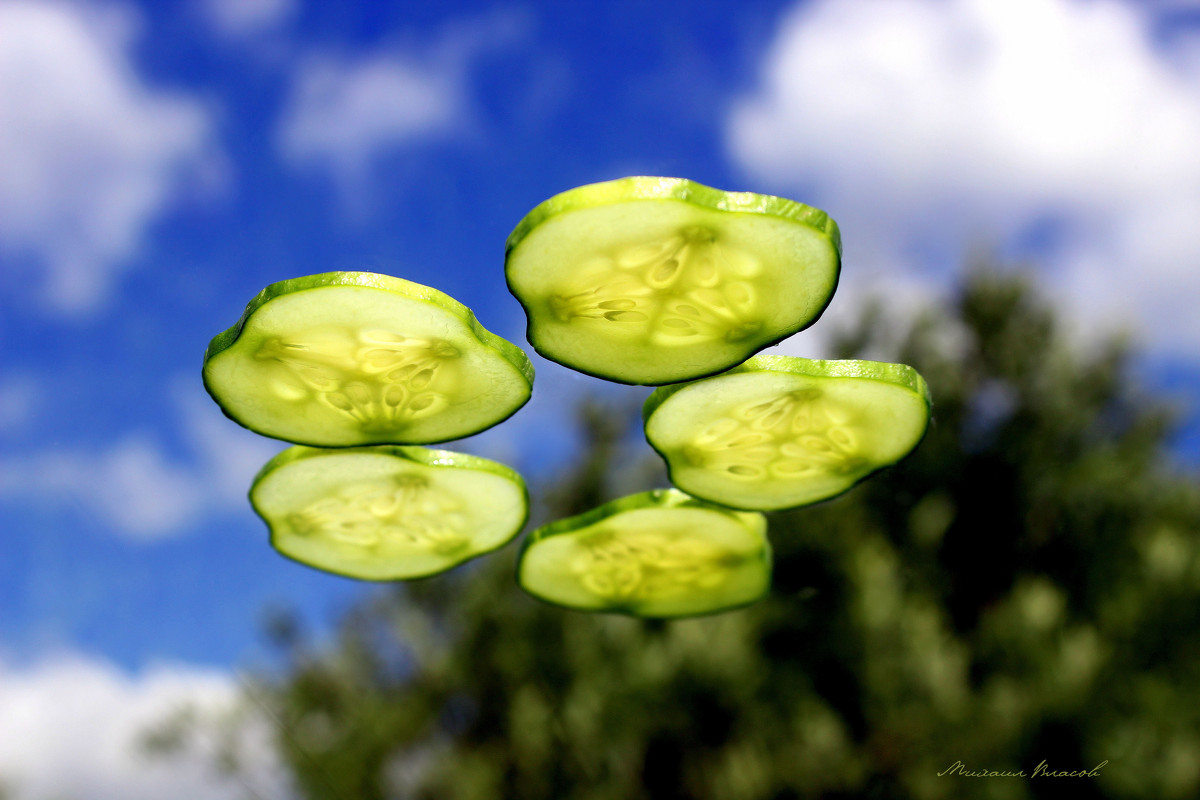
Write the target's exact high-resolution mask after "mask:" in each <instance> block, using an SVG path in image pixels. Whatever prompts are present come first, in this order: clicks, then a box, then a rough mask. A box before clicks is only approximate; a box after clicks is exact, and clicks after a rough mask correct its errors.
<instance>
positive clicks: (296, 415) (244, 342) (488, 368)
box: [204, 272, 533, 447]
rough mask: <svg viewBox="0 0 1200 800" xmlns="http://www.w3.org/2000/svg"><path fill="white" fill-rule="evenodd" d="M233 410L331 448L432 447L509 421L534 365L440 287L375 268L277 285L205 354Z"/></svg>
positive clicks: (290, 436) (239, 417)
mask: <svg viewBox="0 0 1200 800" xmlns="http://www.w3.org/2000/svg"><path fill="white" fill-rule="evenodd" d="M204 385H205V387H206V388H207V389H208V392H209V394H211V395H212V397H213V399H214V400H216V401H217V404H218V405H220V406H221V409H222V410H223V411H224V412H225V414H226V416H228V417H230V418H231V419H232V420H234V421H235V422H237V423H238V424H240V425H243V426H245V427H247V428H250V429H251V430H253V431H256V432H258V433H261V434H263V435H266V436H271V437H274V438H276V439H284V440H286V441H290V442H298V443H300V444H309V445H318V446H325V447H347V446H354V445H364V444H429V443H433V442H445V441H449V440H451V439H459V438H462V437H464V436H469V435H471V434H473V433H478V432H479V431H482V430H485V429H487V428H490V427H492V426H493V425H495V424H497V423H499V422H501V421H503V420H504V419H507V418H508V417H509V416H511V415H512V414H514V413H515V412H516V411H517V409H519V408H520V407H521V406H522V405H524V404H525V402H526V401H528V400H529V397H530V394H531V392H532V387H533V366H532V365H531V364H530V363H529V359H528V358H527V357H526V356H525V353H523V352H522V351H521V349H520V348H518V347H517V346H516V345H514V344H512V343H511V342H508V341H505V340H504V339H501V338H500V337H499V336H496V335H495V334H492V333H490V332H488V331H487V330H485V329H484V328H483V326H482V325H480V324H479V322H478V321H476V319H475V315H474V314H472V313H471V310H470V309H469V308H467V307H466V306H464V305H462V304H461V303H459V302H458V301H456V300H454V299H453V298H451V297H448V296H447V295H444V294H442V293H441V292H439V291H437V290H436V289H431V288H429V287H427V286H422V285H420V284H416V283H411V282H409V281H406V280H403V279H401V278H393V277H391V276H389V275H378V274H375V273H371V272H329V273H325V274H321V275H311V276H308V277H304V278H294V279H292V280H286V281H281V282H279V283H273V284H271V285H270V286H268V287H267V288H265V289H263V290H262V291H261V292H260V293H259V294H258V296H257V297H255V298H254V299H253V300H251V301H250V303H249V304H248V305H247V306H246V311H245V313H243V314H242V318H241V319H240V320H238V322H237V324H236V325H234V326H233V327H232V328H230V329H229V330H227V331H225V332H224V333H221V334H219V335H218V336H217V337H215V338H214V339H213V340H212V342H211V343H210V344H209V346H208V350H207V351H206V352H205V354H204Z"/></svg>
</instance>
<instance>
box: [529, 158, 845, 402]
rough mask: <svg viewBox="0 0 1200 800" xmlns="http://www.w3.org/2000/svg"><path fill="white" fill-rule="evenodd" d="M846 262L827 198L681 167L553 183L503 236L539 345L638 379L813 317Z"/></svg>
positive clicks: (785, 331) (769, 341)
mask: <svg viewBox="0 0 1200 800" xmlns="http://www.w3.org/2000/svg"><path fill="white" fill-rule="evenodd" d="M840 272H841V235H840V232H839V230H838V227H837V224H836V223H835V222H834V221H833V220H832V218H830V217H829V215H828V214H826V213H825V212H824V211H821V210H820V209H816V208H812V207H811V206H806V205H804V204H802V203H797V202H795V201H794V200H789V199H787V198H783V197H776V196H773V195H763V194H755V193H751V192H725V191H722V190H719V189H714V188H712V187H709V186H704V185H702V184H699V183H696V182H694V181H690V180H686V179H682V178H659V177H646V176H638V177H631V178H623V179H620V180H614V181H607V182H604V183H596V184H589V185H586V186H581V187H578V188H575V189H571V190H569V191H566V192H563V193H561V194H558V195H555V196H554V197H551V198H550V199H548V200H546V201H544V202H542V203H541V204H539V205H538V206H536V207H535V208H534V209H533V210H532V211H530V212H529V213H528V214H527V215H526V216H525V217H524V218H523V219H522V220H521V221H520V222H519V223H518V224H517V226H516V227H515V229H514V230H513V232H512V233H511V234H510V235H509V237H508V240H507V242H506V245H505V280H506V282H507V284H508V288H509V291H510V292H511V293H512V294H513V296H514V297H516V298H517V300H518V302H520V303H521V306H522V308H523V309H524V310H525V313H526V316H527V319H528V327H527V329H526V338H527V339H528V341H529V342H530V344H532V345H533V347H534V349H535V350H537V351H538V352H539V353H540V354H541V355H542V356H544V357H545V358H547V359H549V360H551V361H555V362H556V363H559V364H562V365H563V366H566V367H568V368H570V369H573V370H576V371H578V372H581V373H584V374H586V375H592V376H594V377H598V378H602V379H604V380H609V381H613V382H616V383H625V384H635V385H639V384H640V385H653V386H658V385H666V384H672V383H677V382H679V381H684V380H694V379H698V378H701V377H705V376H708V375H714V374H718V373H720V372H723V371H724V370H727V369H729V368H730V367H732V366H734V365H736V364H739V363H741V362H742V361H744V360H745V359H746V358H747V357H749V356H752V355H753V354H754V353H756V352H758V351H760V350H762V349H764V348H766V347H770V346H772V345H774V344H778V343H779V342H781V341H783V340H784V339H786V338H788V337H789V336H792V335H794V334H795V333H797V332H798V331H801V330H804V329H805V328H807V327H809V326H811V325H812V324H813V323H815V322H816V321H817V319H819V318H820V316H821V314H822V313H824V311H825V309H826V308H827V307H828V305H829V303H830V301H831V300H832V298H833V294H834V292H835V290H836V288H837V282H838V279H839V276H840Z"/></svg>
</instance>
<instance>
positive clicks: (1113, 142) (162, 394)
mask: <svg viewBox="0 0 1200 800" xmlns="http://www.w3.org/2000/svg"><path fill="white" fill-rule="evenodd" d="M596 5H597V6H598V7H597V8H594V9H592V10H589V11H587V12H586V13H585V12H583V11H579V10H575V7H574V6H571V5H570V4H550V3H523V4H521V3H517V4H505V3H503V2H496V3H482V2H468V1H467V0H443V2H438V3H378V4H375V3H350V2H337V3H334V2H328V3H313V2H303V0H178V1H176V2H155V3H149V2H145V3H142V4H139V3H136V2H132V1H131V0H125V1H123V2H107V1H106V2H98V1H97V2H88V1H86V0H77V1H76V2H55V1H54V0H36V1H34V0H0V785H2V784H4V783H5V782H7V783H8V784H9V785H10V786H12V787H15V789H16V792H17V793H16V796H17V797H19V798H22V800H25V798H29V800H36V799H37V798H49V797H51V796H55V797H70V796H78V797H82V796H84V795H86V796H87V797H90V798H95V797H98V798H107V797H113V798H117V797H121V798H135V800H136V799H137V798H142V797H145V798H151V797H153V798H157V797H162V796H164V793H163V790H162V787H163V786H164V785H165V784H164V783H163V781H165V780H168V776H167V775H166V773H163V772H161V771H156V769H155V768H154V767H145V766H143V765H141V764H140V762H139V761H138V759H137V757H136V751H135V750H134V749H133V748H132V744H131V743H130V742H131V741H132V737H133V732H134V731H136V730H137V729H138V728H139V727H141V726H143V725H144V724H145V720H147V719H151V718H154V716H155V715H156V714H157V713H159V711H160V710H161V709H169V708H171V707H172V706H173V705H175V704H178V703H179V702H181V701H182V700H184V699H186V698H189V697H190V698H196V699H197V700H198V701H200V702H203V703H206V704H208V705H210V706H214V707H215V706H220V705H221V704H223V703H227V702H228V701H229V700H230V698H231V697H232V696H233V694H234V693H235V692H236V690H237V685H238V684H237V677H236V670H238V669H243V668H247V667H248V666H252V665H253V664H254V663H255V660H256V659H258V658H260V657H261V655H262V651H261V645H260V641H261V637H260V634H259V631H260V628H261V622H262V619H263V613H264V610H265V609H270V608H292V609H296V610H298V611H299V612H300V613H301V614H303V615H304V616H305V617H306V618H307V619H309V620H310V623H311V624H312V625H314V626H317V627H318V629H319V628H320V626H322V625H328V624H329V622H330V621H331V620H333V619H336V616H337V613H338V610H339V609H341V608H344V607H345V606H346V604H347V603H349V602H351V601H352V600H353V599H354V598H355V597H358V596H360V595H361V593H362V592H363V591H364V589H363V588H362V587H360V586H358V585H356V584H354V583H352V582H350V581H345V580H341V579H337V578H334V577H331V576H326V575H323V574H319V573H316V572H313V571H311V570H306V569H304V568H302V567H299V566H296V565H294V564H292V563H290V562H285V561H284V560H282V559H280V558H278V557H276V556H275V555H274V554H273V553H272V552H271V551H270V549H269V548H268V547H267V545H266V542H265V536H264V533H265V532H264V529H263V527H262V525H261V523H260V522H259V521H258V520H257V519H256V518H255V517H254V516H253V515H252V513H251V512H250V510H249V508H248V506H247V503H246V501H245V490H246V487H247V486H248V484H249V480H250V478H251V477H252V476H253V474H254V473H255V472H256V471H257V469H258V467H259V466H261V464H262V463H263V462H264V461H265V460H266V459H267V458H269V457H270V456H271V455H272V454H273V453H274V452H276V451H277V450H278V449H280V445H278V444H276V443H273V442H270V441H267V440H264V439H261V438H259V437H256V436H255V435H253V434H250V433H248V432H246V431H244V430H242V429H240V428H238V427H237V426H236V425H234V424H232V423H230V422H229V421H227V420H226V419H224V418H223V417H222V416H221V415H220V413H219V412H218V411H217V410H216V409H215V407H214V406H213V405H212V403H211V402H210V401H209V400H208V398H207V396H206V395H205V394H204V392H203V389H202V388H201V386H200V381H199V364H200V358H201V355H202V353H203V351H204V347H205V345H206V344H207V342H208V340H209V338H211V337H212V336H213V335H214V334H216V333H217V332H219V331H220V330H222V329H224V328H225V327H227V326H229V325H230V324H232V323H233V322H234V321H235V319H236V317H237V316H238V314H239V313H240V310H241V307H242V306H243V305H244V304H245V302H246V301H247V300H248V299H249V298H250V297H251V296H252V295H253V294H254V293H255V292H256V291H258V290H259V289H261V288H262V287H263V286H265V285H266V284H268V283H271V282H273V281H277V280H281V279H284V278H288V277H295V276H298V275H305V274H311V273H316V272H325V271H329V270H333V269H365V270H371V271H377V272H385V273H390V274H394V275H398V276H401V277H404V278H407V279H409V280H413V281H416V282H419V283H425V284H429V285H433V286H435V287H437V288H439V289H441V290H442V291H445V292H447V293H448V294H451V295H452V296H454V297H456V298H458V299H459V300H461V301H462V302H464V303H466V304H467V305H469V306H471V307H472V308H473V309H475V311H476V312H477V314H478V316H479V317H480V319H481V320H482V322H483V323H484V325H485V326H487V327H488V328H490V329H491V330H493V331H495V332H497V333H499V334H501V335H503V336H505V337H506V338H509V339H511V340H513V341H515V342H517V343H518V344H522V345H524V333H523V331H524V320H523V317H522V314H521V310H520V307H519V306H518V305H517V304H516V302H515V301H514V300H513V299H512V298H511V297H510V296H509V295H508V294H507V292H506V291H505V288H504V280H503V267H502V259H503V243H504V239H505V237H506V236H507V234H508V232H509V231H510V230H511V229H512V227H513V225H514V224H515V223H516V222H517V221H518V220H519V219H520V218H521V217H522V216H523V215H524V214H525V212H526V211H528V210H529V208H531V207H532V206H533V205H535V204H537V203H538V202H539V201H541V200H542V199H544V198H546V197H548V196H550V195H552V194H554V193H556V192H559V191H563V190H565V189H568V188H571V187H573V186H576V185H579V184H583V183H588V182H591V181H597V180H605V179H610V178H617V177H623V176H626V175H633V174H647V175H671V176H681V177H689V178H693V179H695V180H699V181H700V182H702V183H707V184H709V185H714V186H717V187H720V188H728V189H744V190H751V191H762V192H770V193H775V194H782V195H786V196H789V197H793V198H795V199H797V200H800V201H802V202H806V203H809V204H812V205H816V206H819V207H821V208H824V209H826V210H827V211H829V212H830V213H831V215H832V216H833V217H834V218H835V219H836V220H837V221H838V222H839V224H840V225H841V228H842V232H843V236H844V240H845V265H844V272H843V279H842V288H841V289H840V291H839V294H838V297H837V299H835V301H834V303H833V305H832V306H831V308H830V311H829V312H828V315H827V317H828V318H827V319H826V320H823V321H822V325H824V326H825V328H826V330H827V329H828V328H829V327H832V326H833V325H836V324H837V320H838V319H839V317H840V318H846V316H847V315H849V314H851V313H852V311H853V308H854V305H855V303H856V302H857V301H858V300H860V299H861V298H862V297H864V296H866V295H867V294H868V293H870V292H882V293H885V294H886V296H887V297H889V298H890V299H891V300H893V301H894V302H895V303H896V304H897V305H898V306H904V307H907V306H911V305H912V304H913V303H915V302H922V301H925V300H928V299H929V298H932V297H936V296H937V295H938V294H939V293H940V292H944V291H945V289H946V287H947V286H949V285H950V284H951V282H952V281H953V279H954V276H955V275H956V274H958V273H959V271H960V268H961V264H962V263H963V260H964V254H966V253H968V252H974V251H975V250H977V249H978V248H980V247H985V248H987V249H989V250H990V251H991V252H993V253H996V254H998V255H999V256H1001V257H1002V258H1004V259H1006V260H1011V261H1014V262H1017V261H1020V262H1026V263H1034V264H1037V265H1038V269H1039V270H1040V271H1041V272H1042V273H1043V277H1044V279H1045V283H1046V285H1047V287H1048V288H1049V289H1050V291H1051V292H1052V293H1053V296H1054V297H1055V298H1056V299H1057V301H1058V302H1059V303H1060V304H1061V305H1062V307H1063V308H1064V309H1066V310H1067V311H1068V313H1069V314H1070V315H1071V318H1072V319H1073V320H1074V321H1075V323H1076V324H1077V326H1078V327H1079V330H1080V331H1081V332H1082V333H1083V334H1084V335H1090V334H1091V333H1094V332H1096V331H1103V330H1111V329H1112V328H1113V327H1114V326H1119V327H1121V328H1124V329H1128V330H1130V331H1133V332H1134V333H1135V335H1136V336H1137V337H1138V341H1139V342H1140V343H1141V345H1142V347H1143V348H1144V353H1145V356H1144V360H1143V362H1142V363H1144V364H1145V370H1144V373H1145V378H1146V380H1148V381H1151V382H1156V383H1158V384H1159V385H1161V386H1164V387H1168V388H1170V389H1171V390H1172V391H1174V392H1176V393H1177V395H1178V396H1179V397H1180V399H1181V400H1182V401H1185V402H1192V403H1193V404H1195V403H1197V400H1198V399H1200V314H1196V313H1195V312H1194V305H1195V304H1196V302H1197V300H1200V225H1198V224H1196V220H1197V219H1200V147H1198V146H1197V143H1198V142H1200V3H1197V2H1192V1H1190V0H1160V1H1159V2H1149V1H1148V0H1143V1H1142V2H1134V0H1005V2H996V0H836V1H835V0H799V1H798V2H776V1H775V0H739V1H738V2H711V3H687V2H683V0H668V1H667V2H664V3H654V4H649V3H639V2H633V1H632V0H617V1H615V2H609V3H605V4H596ZM822 325H818V326H817V327H816V328H814V329H813V330H812V331H810V332H806V333H804V334H801V335H799V336H798V337H796V338H795V339H794V340H792V341H789V342H787V343H785V345H783V348H784V349H785V351H786V352H792V353H796V354H801V355H818V356H819V355H822V354H823V353H822V346H823V345H822V337H821V328H822ZM536 364H537V367H538V381H537V388H536V392H535V400H534V401H533V403H532V404H531V405H530V406H529V407H528V408H527V409H526V410H524V411H522V412H521V413H520V414H518V416H517V417H515V418H513V420H511V421H510V423H508V424H507V425H506V426H504V427H503V428H502V429H498V430H496V431H493V432H490V433H488V434H485V435H483V436H482V437H478V438H477V439H476V440H475V441H472V442H468V443H467V444H466V445H465V446H466V447H468V448H469V449H473V450H475V451H477V452H481V453H484V454H487V455H490V456H492V457H496V458H501V459H503V460H507V461H509V462H511V463H514V464H516V465H518V466H520V467H521V468H522V469H524V470H525V471H527V472H529V473H530V474H533V475H536V474H539V473H541V474H544V473H546V472H547V471H549V470H551V469H552V468H553V467H554V465H555V464H558V463H561V462H562V460H563V459H564V458H566V457H567V456H568V455H569V454H570V452H571V430H570V429H569V427H568V426H567V425H566V422H565V421H564V419H563V417H562V415H561V414H559V413H558V409H559V408H561V407H563V406H564V405H566V404H565V403H564V401H565V400H566V399H567V398H569V397H570V396H572V395H574V394H576V393H579V392H582V391H586V390H587V389H589V388H592V387H593V386H594V385H595V383H596V382H594V381H591V380H590V379H586V378H583V377H580V376H576V375H573V374H571V373H569V372H567V371H566V370H563V369H561V368H557V367H555V366H553V365H550V364H547V363H546V362H544V361H541V360H537V361H536ZM639 391H640V390H639ZM1189 419H1190V423H1189V427H1188V434H1187V435H1186V436H1184V437H1183V438H1181V439H1180V441H1179V445H1178V457H1179V459H1180V460H1181V461H1182V462H1184V463H1191V464H1195V463H1198V462H1200V421H1198V420H1200V417H1198V415H1197V414H1196V413H1195V412H1194V411H1193V413H1192V415H1191V416H1190V417H1189ZM531 420H532V422H531ZM64 697H65V698H68V699H67V700H66V701H64V699H63V698H64ZM66 708H70V709H79V711H78V713H74V712H72V713H67V712H65V711H64V709H66ZM18 732H19V733H18ZM64 732H65V733H64ZM96 736H100V737H102V738H103V739H104V740H105V741H106V742H109V746H108V747H107V749H104V748H101V749H96V748H89V746H88V743H89V742H91V741H94V740H95V737H96ZM264 770H265V771H264V773H263V778H262V779H263V780H264V781H266V780H270V779H271V776H270V774H269V773H270V769H269V764H268V765H265V766H264ZM185 773H186V774H185ZM185 773H179V772H177V773H176V774H174V775H173V776H170V778H169V779H170V780H174V781H175V782H176V784H175V785H176V786H178V781H180V780H186V781H190V782H192V783H194V784H195V787H196V788H195V790H194V791H192V792H190V793H189V794H188V796H192V797H197V798H204V799H205V800H207V798H210V797H211V798H225V797H231V798H232V797H236V796H239V795H238V792H239V791H240V792H241V793H242V794H245V788H246V787H239V786H237V785H225V784H221V783H219V782H214V781H211V780H209V779H208V778H206V777H205V775H204V773H203V771H202V769H201V768H200V767H199V766H196V767H195V769H194V770H192V771H185ZM83 786H89V787H91V788H90V789H88V790H86V791H85V790H84V789H82V788H81V787H83ZM176 794H178V792H176Z"/></svg>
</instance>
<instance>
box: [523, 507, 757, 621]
mask: <svg viewBox="0 0 1200 800" xmlns="http://www.w3.org/2000/svg"><path fill="white" fill-rule="evenodd" d="M766 531H767V521H766V518H765V517H764V516H763V515H762V514H754V513H747V512H742V511H732V510H730V509H727V508H721V507H719V506H714V505H711V504H709V503H705V502H703V501H701V500H697V499H695V498H693V497H689V496H687V495H686V494H684V493H683V492H680V491H677V490H674V489H662V490H656V491H652V492H643V493H641V494H635V495H631V496H629V497H624V498H622V499H620V500H614V501H613V502H611V503H606V504H605V505H602V506H600V507H599V508H595V509H592V510H591V511H589V512H587V513H585V514H581V515H579V516H577V517H571V518H569V519H564V520H560V521H559V522H555V523H553V524H551V525H546V526H544V527H542V528H538V529H537V530H536V531H534V532H533V533H531V534H530V535H529V537H528V538H527V539H526V541H525V544H524V546H523V547H522V550H521V558H520V562H519V563H518V564H517V581H518V583H520V585H521V587H522V588H523V589H525V591H527V592H529V593H530V594H532V595H533V596H534V597H537V598H540V599H542V600H545V601H547V602H550V603H554V604H556V605H561V606H566V607H568V608H575V609H581V610H584V611H612V612H617V613H622V614H631V615H634V616H639V617H684V616H694V615H699V614H713V613H716V612H719V611H728V610H730V609H733V608H737V607H739V606H744V605H747V604H749V603H753V602H754V601H755V600H758V599H759V598H761V597H762V596H763V595H764V594H766V593H767V590H768V589H769V588H770V584H771V546H770V544H769V543H768V541H767V537H766Z"/></svg>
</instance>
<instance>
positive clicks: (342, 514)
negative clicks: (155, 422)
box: [250, 445, 529, 581]
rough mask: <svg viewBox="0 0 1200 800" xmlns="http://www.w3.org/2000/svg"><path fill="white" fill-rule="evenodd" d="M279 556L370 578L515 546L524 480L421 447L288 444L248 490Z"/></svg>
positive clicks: (525, 508)
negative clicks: (326, 447) (334, 447)
mask: <svg viewBox="0 0 1200 800" xmlns="http://www.w3.org/2000/svg"><path fill="white" fill-rule="evenodd" d="M250 504H251V505H252V506H253V507H254V510H255V511H256V512H258V515H259V516H260V517H262V518H263V520H265V521H266V523H267V526H268V527H269V528H270V530H271V544H272V545H273V546H274V547H275V549H276V550H278V551H279V552H280V553H282V554H283V555H285V556H287V557H288V558H292V559H294V560H296V561H299V562H301V563H302V564H307V565H308V566H310V567H315V568H317V569H320V570H325V571H326V572H332V573H335V574H338V575H344V576H346V577H350V578H359V579H362V580H371V581H390V580H407V579H410V578H423V577H426V576H429V575H436V574H437V573H439V572H445V571H446V570H448V569H450V568H452V567H455V566H458V565H459V564H461V563H463V562H464V561H467V560H468V559H471V558H474V557H476V556H478V555H482V554H483V553H488V552H491V551H493V550H496V549H498V548H500V547H503V546H504V545H505V544H507V543H508V542H510V541H512V539H513V537H514V536H516V535H517V532H518V531H520V530H521V528H522V527H523V526H524V525H525V520H526V519H527V518H528V516H529V498H528V494H527V493H526V489H525V481H523V480H522V479H521V476H520V475H518V474H517V473H516V472H514V471H513V470H511V469H509V468H508V467H506V466H504V465H503V464H498V463H496V462H495V461H489V460H487V459H485V458H479V457H478V456H470V455H465V454H462V453H450V452H447V451H445V450H430V449H427V448H424V447H395V446H388V445H381V446H377V447H357V448H346V449H339V450H324V449H319V448H312V447H303V446H295V447H289V448H288V449H287V450H284V451H283V452H282V453H280V454H279V455H277V456H275V457H274V458H272V459H271V460H270V461H268V462H267V464H266V465H265V466H264V467H263V468H262V470H261V471H260V472H259V473H258V476H257V477H256V478H255V479H254V483H253V485H252V486H251V487H250Z"/></svg>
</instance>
